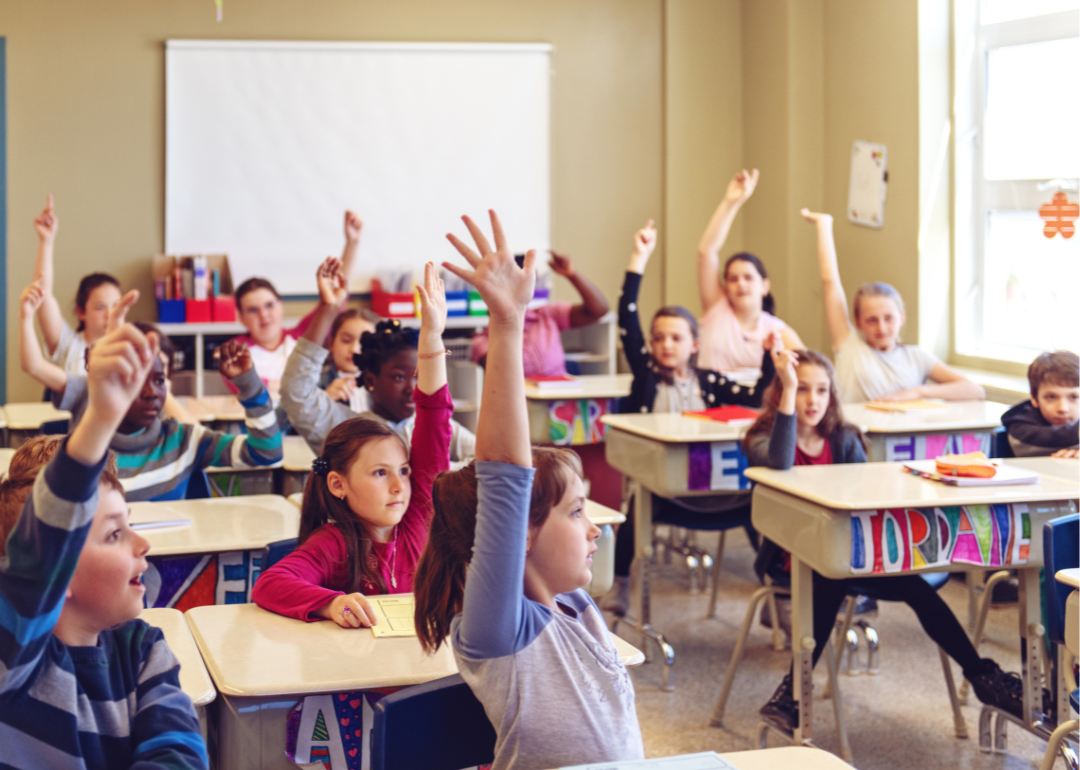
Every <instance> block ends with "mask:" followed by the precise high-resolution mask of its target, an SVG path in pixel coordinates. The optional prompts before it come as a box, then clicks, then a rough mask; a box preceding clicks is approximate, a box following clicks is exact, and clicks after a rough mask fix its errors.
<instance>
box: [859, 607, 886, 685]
mask: <svg viewBox="0 0 1080 770" xmlns="http://www.w3.org/2000/svg"><path fill="white" fill-rule="evenodd" d="M855 625H856V626H858V627H859V628H861V629H862V632H863V636H864V637H865V638H866V673H868V674H878V673H880V672H881V667H880V666H878V651H879V650H880V649H881V640H880V639H879V638H878V632H877V631H876V630H875V629H874V627H873V626H872V625H870V621H868V620H866V619H865V618H863V619H860V620H858V621H856V623H855Z"/></svg>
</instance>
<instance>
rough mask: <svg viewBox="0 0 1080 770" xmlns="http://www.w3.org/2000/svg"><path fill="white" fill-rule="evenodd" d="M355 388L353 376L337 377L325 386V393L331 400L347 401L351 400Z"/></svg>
mask: <svg viewBox="0 0 1080 770" xmlns="http://www.w3.org/2000/svg"><path fill="white" fill-rule="evenodd" d="M356 388H357V385H356V378H355V377H338V378H337V379H336V380H334V381H333V382H331V383H330V384H329V385H327V386H326V395H327V396H329V397H330V400H331V401H344V402H345V403H349V402H350V401H351V400H352V394H353V393H355V392H356Z"/></svg>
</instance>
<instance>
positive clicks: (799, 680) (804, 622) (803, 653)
mask: <svg viewBox="0 0 1080 770" xmlns="http://www.w3.org/2000/svg"><path fill="white" fill-rule="evenodd" d="M813 587H814V572H813V570H812V569H810V565H808V564H807V563H806V562H804V561H802V560H801V559H799V558H798V557H797V556H796V555H795V554H791V608H792V618H791V651H792V655H793V657H794V674H795V675H794V677H793V679H794V682H793V684H794V695H795V700H796V701H798V703H799V724H798V725H796V726H795V734H794V736H793V738H794V739H795V740H794V743H795V745H796V746H798V745H800V744H803V743H806V742H807V741H809V740H810V739H811V738H812V737H813V728H812V724H813V714H812V708H813V702H814V679H813V671H814V663H813V659H814V595H813Z"/></svg>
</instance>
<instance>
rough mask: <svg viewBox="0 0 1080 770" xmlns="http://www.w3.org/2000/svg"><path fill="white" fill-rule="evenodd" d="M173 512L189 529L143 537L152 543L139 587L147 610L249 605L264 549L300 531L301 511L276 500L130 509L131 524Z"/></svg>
mask: <svg viewBox="0 0 1080 770" xmlns="http://www.w3.org/2000/svg"><path fill="white" fill-rule="evenodd" d="M171 512H175V513H178V514H180V515H181V516H186V517H188V518H190V519H191V524H190V525H186V526H180V527H168V528H161V529H145V530H142V531H141V534H142V535H143V536H144V537H145V538H146V539H147V540H149V541H150V554H149V556H148V561H149V562H150V568H149V569H148V570H147V572H146V575H145V576H144V577H143V582H144V583H145V584H146V603H147V605H149V606H151V607H174V608H176V609H179V610H181V611H184V610H187V609H189V608H191V607H198V606H201V605H206V604H235V603H239V602H249V601H251V584H252V583H253V582H254V579H255V578H256V577H257V576H258V573H259V561H260V559H261V556H262V549H263V548H264V547H266V544H267V543H272V542H274V541H276V540H284V539H285V538H289V537H296V535H297V533H298V532H299V531H300V513H299V511H298V510H297V509H296V507H295V506H293V505H291V504H290V503H289V501H288V500H286V499H285V498H284V497H280V496H278V495H253V496H251V497H215V498H208V499H204V500H170V501H167V502H160V503H131V521H132V522H138V521H140V519H142V520H144V521H145V520H147V518H148V517H150V516H155V517H156V516H161V515H163V514H165V515H171Z"/></svg>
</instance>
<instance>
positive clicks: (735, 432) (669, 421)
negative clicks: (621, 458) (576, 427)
mask: <svg viewBox="0 0 1080 770" xmlns="http://www.w3.org/2000/svg"><path fill="white" fill-rule="evenodd" d="M600 422H602V423H604V424H605V425H607V426H608V427H609V428H614V429H615V430H621V431H626V432H627V433H633V434H635V435H637V436H643V437H644V438H649V439H653V440H654V441H662V442H664V443H667V444H687V443H693V442H699V441H741V440H742V438H743V436H745V435H746V430H747V428H749V427H750V426H749V425H746V424H743V425H729V424H727V423H725V422H716V421H714V420H699V419H697V418H695V417H684V416H683V415H681V414H677V413H675V412H661V413H654V412H650V413H647V414H606V415H604V416H603V417H601V418H600Z"/></svg>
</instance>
